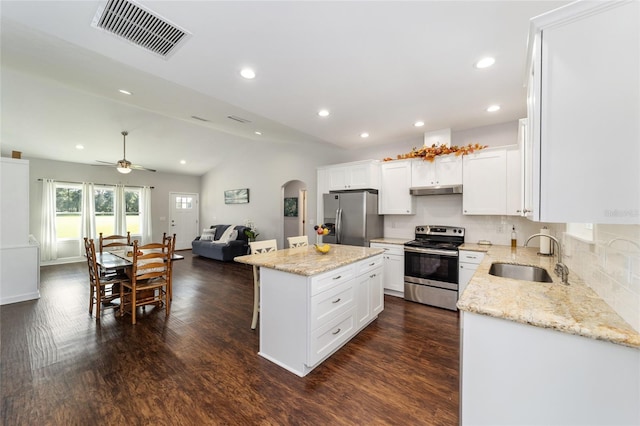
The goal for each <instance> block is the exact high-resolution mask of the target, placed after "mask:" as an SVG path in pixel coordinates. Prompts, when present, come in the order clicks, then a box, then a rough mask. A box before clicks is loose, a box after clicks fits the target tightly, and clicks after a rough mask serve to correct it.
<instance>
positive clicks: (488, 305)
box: [458, 244, 640, 349]
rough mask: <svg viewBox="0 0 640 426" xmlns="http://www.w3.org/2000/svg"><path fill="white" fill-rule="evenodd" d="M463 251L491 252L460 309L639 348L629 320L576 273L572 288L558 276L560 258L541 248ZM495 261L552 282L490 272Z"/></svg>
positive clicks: (467, 247)
mask: <svg viewBox="0 0 640 426" xmlns="http://www.w3.org/2000/svg"><path fill="white" fill-rule="evenodd" d="M460 249H461V250H471V251H483V252H485V253H486V255H485V257H484V259H483V261H482V262H481V263H480V265H479V266H478V269H477V270H476V272H475V274H474V275H473V278H472V279H471V281H470V282H469V284H468V285H467V287H466V289H465V290H464V292H463V293H462V295H461V296H460V299H459V300H458V309H460V310H461V311H466V312H470V313H475V314H480V315H488V316H492V317H495V318H502V319H506V320H510V321H515V322H519V323H522V324H529V325H533V326H536V327H541V328H548V329H553V330H557V331H561V332H564V333H569V334H574V335H578V336H584V337H588V338H592V339H596V340H603V341H608V342H611V343H615V344H619V345H624V346H629V347H632V348H637V349H640V333H638V331H636V330H634V329H633V328H632V327H631V326H630V325H629V324H628V323H627V322H626V321H624V320H623V319H622V318H621V317H620V316H619V315H618V314H617V313H616V312H615V311H614V310H613V309H612V308H611V307H610V306H609V305H608V304H607V303H606V302H605V301H604V300H603V299H602V298H601V297H600V296H598V295H597V294H596V293H595V291H593V290H592V289H591V288H590V287H589V286H587V285H586V284H585V283H584V282H583V281H582V280H581V279H580V278H579V277H578V276H577V274H576V273H575V272H574V271H571V272H570V274H569V285H568V286H567V285H564V284H562V283H561V280H560V278H558V277H556V276H555V274H554V273H553V269H554V265H555V257H543V256H538V255H537V253H536V252H537V249H535V248H524V247H517V248H515V249H512V248H511V247H508V246H495V245H494V246H484V245H477V244H464V245H463V246H461V247H460ZM493 262H505V263H518V264H526V265H534V266H539V267H542V268H544V269H546V270H547V271H548V272H549V274H550V275H551V276H552V279H553V283H538V282H531V281H523V280H515V279H510V278H502V277H496V276H493V275H490V274H489V268H490V267H491V264H492V263H493Z"/></svg>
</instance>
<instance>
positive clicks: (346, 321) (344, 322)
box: [307, 308, 355, 366]
mask: <svg viewBox="0 0 640 426" xmlns="http://www.w3.org/2000/svg"><path fill="white" fill-rule="evenodd" d="M354 330H355V309H354V308H351V309H349V310H348V311H347V312H345V313H343V314H342V315H339V316H338V317H336V318H335V319H334V320H333V321H331V322H330V323H328V324H326V325H324V326H322V327H320V328H318V329H317V330H315V331H313V332H312V333H311V342H310V346H311V348H310V351H309V359H308V363H307V365H309V366H313V365H315V364H317V363H318V362H319V361H320V360H322V359H323V358H324V357H326V356H328V355H330V354H331V353H332V352H333V351H334V350H336V349H337V348H339V347H340V346H342V345H343V344H344V343H345V342H347V341H348V340H349V339H350V338H351V336H352V335H353V332H354Z"/></svg>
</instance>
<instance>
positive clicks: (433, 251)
mask: <svg viewBox="0 0 640 426" xmlns="http://www.w3.org/2000/svg"><path fill="white" fill-rule="evenodd" d="M404 251H405V252H407V251H408V252H411V253H421V254H439V255H442V256H448V257H458V252H457V251H449V250H437V249H422V248H415V247H407V246H405V248H404Z"/></svg>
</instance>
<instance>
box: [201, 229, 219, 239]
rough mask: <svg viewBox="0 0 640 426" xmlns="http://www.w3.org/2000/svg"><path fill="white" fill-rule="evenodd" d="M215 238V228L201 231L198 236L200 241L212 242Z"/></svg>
mask: <svg viewBox="0 0 640 426" xmlns="http://www.w3.org/2000/svg"><path fill="white" fill-rule="evenodd" d="M215 236H216V228H211V229H203V230H202V235H201V236H200V240H202V241H213V239H214V238H215Z"/></svg>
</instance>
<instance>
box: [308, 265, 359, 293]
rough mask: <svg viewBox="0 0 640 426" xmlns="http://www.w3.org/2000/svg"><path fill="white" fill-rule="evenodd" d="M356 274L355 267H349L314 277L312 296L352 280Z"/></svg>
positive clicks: (312, 280)
mask: <svg viewBox="0 0 640 426" xmlns="http://www.w3.org/2000/svg"><path fill="white" fill-rule="evenodd" d="M354 272H355V265H348V266H343V267H342V268H338V269H334V270H332V271H329V272H325V273H324V274H320V275H317V276H315V277H313V278H312V279H311V296H315V295H316V294H318V293H322V292H323V291H326V290H329V289H330V288H333V287H335V286H337V285H339V284H342V283H343V282H345V281H348V280H350V279H351V278H353V277H354V275H355V273H354Z"/></svg>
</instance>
